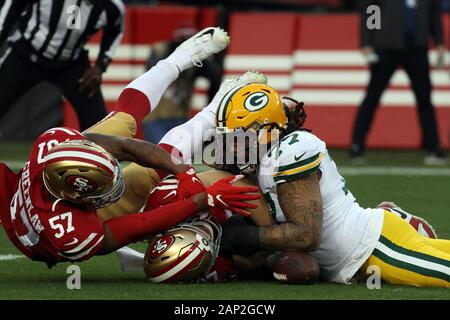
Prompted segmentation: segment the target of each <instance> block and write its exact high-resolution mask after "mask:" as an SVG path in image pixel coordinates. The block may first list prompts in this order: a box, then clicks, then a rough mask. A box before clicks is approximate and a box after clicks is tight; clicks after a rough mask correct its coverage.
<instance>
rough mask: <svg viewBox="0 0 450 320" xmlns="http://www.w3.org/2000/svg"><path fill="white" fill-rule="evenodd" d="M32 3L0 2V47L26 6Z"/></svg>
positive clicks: (19, 0)
mask: <svg viewBox="0 0 450 320" xmlns="http://www.w3.org/2000/svg"><path fill="white" fill-rule="evenodd" d="M32 2H34V1H26V0H0V46H1V45H2V44H3V43H4V42H5V40H6V39H7V38H8V35H9V33H10V32H11V29H12V27H13V26H14V24H15V23H16V22H17V20H18V19H19V17H20V14H21V13H22V12H23V11H24V9H25V7H26V6H27V4H29V3H32Z"/></svg>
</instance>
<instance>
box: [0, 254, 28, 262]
mask: <svg viewBox="0 0 450 320" xmlns="http://www.w3.org/2000/svg"><path fill="white" fill-rule="evenodd" d="M22 258H25V256H24V255H20V254H0V261H11V260H17V259H22Z"/></svg>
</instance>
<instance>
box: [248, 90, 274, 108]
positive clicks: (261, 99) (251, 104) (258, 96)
mask: <svg viewBox="0 0 450 320" xmlns="http://www.w3.org/2000/svg"><path fill="white" fill-rule="evenodd" d="M268 103H269V97H268V96H267V94H266V93H264V92H255V93H252V94H251V95H249V96H247V98H246V99H245V101H244V107H245V109H247V110H248V111H258V110H259V109H262V108H264V107H265V106H266V105H267V104H268Z"/></svg>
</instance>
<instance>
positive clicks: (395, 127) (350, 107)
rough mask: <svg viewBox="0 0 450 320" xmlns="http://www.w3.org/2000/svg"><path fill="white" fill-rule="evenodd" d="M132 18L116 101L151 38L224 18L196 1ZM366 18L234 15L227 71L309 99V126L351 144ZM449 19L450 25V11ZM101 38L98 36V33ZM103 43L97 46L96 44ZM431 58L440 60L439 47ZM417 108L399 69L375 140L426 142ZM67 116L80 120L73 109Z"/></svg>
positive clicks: (443, 82) (332, 140)
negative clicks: (256, 75) (251, 74)
mask: <svg viewBox="0 0 450 320" xmlns="http://www.w3.org/2000/svg"><path fill="white" fill-rule="evenodd" d="M126 19H127V24H126V26H127V30H126V34H125V37H124V41H123V44H122V46H121V47H120V48H119V50H118V53H117V54H116V59H115V61H114V62H113V64H112V65H111V67H110V69H109V70H108V72H107V74H105V77H104V80H105V81H104V85H103V92H104V94H105V97H106V99H107V100H108V101H109V103H108V105H109V106H111V104H112V103H113V102H114V101H115V99H116V98H117V96H118V94H119V93H120V90H121V88H123V86H125V85H126V83H128V82H129V81H130V80H132V79H133V78H134V77H135V76H137V75H139V74H140V73H142V72H143V71H144V68H143V64H144V62H145V59H146V57H147V56H148V54H149V50H150V44H151V43H154V42H156V41H160V40H164V39H168V38H170V36H171V32H172V30H173V29H174V28H175V26H176V25H177V24H178V23H180V22H181V21H184V20H190V21H193V22H195V23H196V24H197V26H198V27H199V28H201V27H204V26H207V25H212V24H214V23H215V22H216V21H217V12H216V10H215V9H198V8H194V7H188V8H186V7H167V6H159V7H151V8H147V7H132V8H128V9H127V16H126ZM358 23H359V22H358V17H357V16H356V15H352V14H341V15H330V14H327V15H324V14H293V13H234V14H232V15H231V16H230V21H229V33H230V35H231V37H232V43H231V45H230V47H229V49H228V52H227V56H226V59H225V72H226V73H227V74H240V73H242V72H244V71H245V70H248V69H256V70H260V71H262V72H264V73H265V74H267V75H268V77H269V84H271V85H272V86H274V87H275V88H277V89H278V90H279V91H280V93H282V94H284V95H286V94H289V95H291V96H292V97H294V98H296V99H299V100H302V101H304V102H305V103H306V107H307V112H308V121H307V124H308V127H310V128H313V129H314V132H315V133H316V134H318V135H319V136H320V137H322V138H323V139H325V140H326V141H327V143H328V145H329V146H333V147H348V145H349V143H350V135H351V129H352V124H353V119H354V116H355V112H356V110H357V107H358V105H359V103H360V102H361V100H362V98H363V96H364V93H365V86H366V84H367V81H368V77H369V73H368V70H367V66H366V63H365V61H364V60H363V58H362V56H361V54H360V53H359V50H358V49H359V29H358ZM444 23H445V28H444V29H445V30H446V31H448V30H449V27H450V23H449V18H448V17H447V16H446V17H444ZM446 39H448V37H446ZM95 41H97V42H98V37H96V39H94V42H95ZM95 46H96V45H95V44H94V45H92V47H93V48H94V49H95ZM94 52H95V50H94ZM430 57H431V62H432V63H433V62H434V61H435V54H434V52H433V51H432V52H431V53H430ZM432 81H433V85H434V90H433V101H434V103H435V106H436V112H437V118H438V122H439V130H440V135H441V139H442V142H443V143H444V145H445V146H446V147H448V135H447V134H448V132H449V130H450V80H449V76H448V70H445V71H443V70H434V69H433V70H432ZM204 92H205V90H204V87H202V86H200V87H199V88H197V90H196V96H197V98H198V99H196V100H195V101H196V102H195V103H194V104H196V105H195V107H196V108H199V107H201V106H202V103H200V102H201V101H204V100H205V97H204ZM199 101H200V102H199ZM66 110H69V108H66ZM416 111H417V110H416V108H415V101H414V98H413V94H412V92H411V90H410V86H409V81H408V79H407V77H406V75H405V73H404V72H403V71H402V70H399V71H397V73H396V74H395V75H394V77H393V79H392V80H391V84H390V86H389V88H388V90H387V91H386V92H385V94H384V96H383V98H382V102H381V106H380V109H379V111H378V113H377V115H376V119H375V122H374V124H373V127H372V130H371V132H370V135H369V141H368V144H369V146H370V147H388V148H419V147H420V145H421V132H420V127H419V124H418V118H417V112H416ZM66 119H67V123H69V124H74V116H73V114H72V115H71V116H68V117H67V118H66Z"/></svg>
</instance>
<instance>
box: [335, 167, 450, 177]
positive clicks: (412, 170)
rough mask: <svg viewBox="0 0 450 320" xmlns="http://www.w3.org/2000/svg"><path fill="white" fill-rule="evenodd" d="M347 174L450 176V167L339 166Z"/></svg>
mask: <svg viewBox="0 0 450 320" xmlns="http://www.w3.org/2000/svg"><path fill="white" fill-rule="evenodd" d="M338 171H339V172H340V173H341V174H342V175H345V176H412V177H414V176H429V177H431V176H441V177H442V176H445V177H450V168H424V167H340V168H339V167H338Z"/></svg>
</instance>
